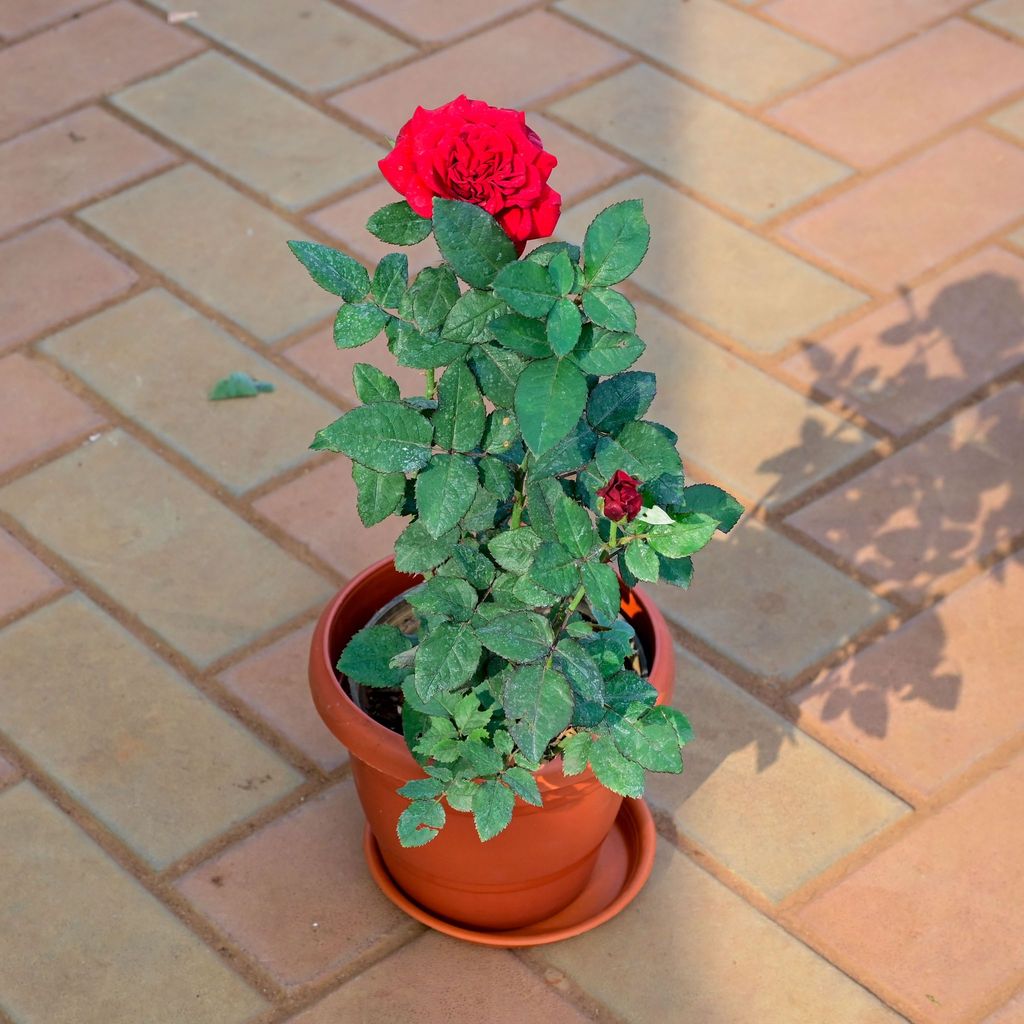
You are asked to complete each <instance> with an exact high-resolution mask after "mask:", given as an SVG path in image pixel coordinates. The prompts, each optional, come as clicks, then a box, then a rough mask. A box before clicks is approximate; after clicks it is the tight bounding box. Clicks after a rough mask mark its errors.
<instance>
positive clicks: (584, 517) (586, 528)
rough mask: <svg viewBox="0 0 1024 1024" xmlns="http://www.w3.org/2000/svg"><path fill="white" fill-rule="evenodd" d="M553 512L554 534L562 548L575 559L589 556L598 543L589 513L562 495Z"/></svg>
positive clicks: (598, 539)
mask: <svg viewBox="0 0 1024 1024" xmlns="http://www.w3.org/2000/svg"><path fill="white" fill-rule="evenodd" d="M554 512H555V515H554V521H555V533H556V534H557V536H558V541H559V543H560V544H561V545H562V547H564V548H565V549H566V551H568V552H569V554H570V555H573V556H575V557H576V558H583V557H584V556H585V555H589V554H590V552H591V551H593V549H594V548H595V547H596V546H597V544H598V543H599V541H600V538H599V537H598V535H597V530H596V529H594V523H593V520H592V519H591V518H590V513H589V512H588V511H587V510H586V509H585V508H584V507H583V506H582V505H578V504H577V503H576V502H575V501H573V500H572V498H569V497H567V496H565V495H564V494H563V496H562V500H561V501H558V502H556V504H555V509H554Z"/></svg>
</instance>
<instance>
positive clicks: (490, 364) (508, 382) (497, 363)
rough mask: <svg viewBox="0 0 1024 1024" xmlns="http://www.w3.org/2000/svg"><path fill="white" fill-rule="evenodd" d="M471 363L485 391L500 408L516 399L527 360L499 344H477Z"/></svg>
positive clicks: (472, 353) (470, 358) (509, 404)
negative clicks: (517, 388)
mask: <svg viewBox="0 0 1024 1024" xmlns="http://www.w3.org/2000/svg"><path fill="white" fill-rule="evenodd" d="M469 365H470V366H471V367H472V368H473V373H474V374H476V379H477V380H478V381H479V382H480V388H481V390H482V391H483V393H484V394H485V395H486V396H487V397H488V398H489V399H490V400H491V401H492V402H493V403H494V404H495V405H496V406H498V407H499V408H507V407H509V406H511V405H512V403H513V401H515V394H516V384H517V382H518V381H519V377H520V375H521V374H522V372H523V369H524V368H525V367H526V360H525V359H523V357H522V356H519V355H516V353H515V352H508V351H506V350H505V349H503V348H499V347H498V346H497V345H477V346H475V347H474V348H473V350H472V351H471V352H470V354H469Z"/></svg>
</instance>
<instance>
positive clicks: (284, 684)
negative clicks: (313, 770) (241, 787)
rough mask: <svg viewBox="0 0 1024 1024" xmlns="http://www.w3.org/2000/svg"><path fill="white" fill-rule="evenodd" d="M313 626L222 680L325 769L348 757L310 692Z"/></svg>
mask: <svg viewBox="0 0 1024 1024" xmlns="http://www.w3.org/2000/svg"><path fill="white" fill-rule="evenodd" d="M312 634H313V627H312V626H303V627H302V629H300V630H297V631H296V632H294V633H289V634H288V636H286V637H284V638H283V639H282V640H278V641H277V643H274V644H271V645H270V646H269V647H265V648H264V649H263V650H261V651H257V652H256V653H255V654H253V655H250V656H249V657H248V658H246V659H245V660H244V661H241V662H239V663H238V664H237V665H233V666H232V667H231V668H230V669H228V670H227V671H226V672H223V673H222V674H221V675H220V676H219V677H218V678H219V679H220V681H221V682H222V683H223V684H224V686H225V687H227V689H228V690H230V691H231V692H232V693H233V694H234V695H235V696H236V697H237V698H238V699H239V700H241V701H242V702H243V703H244V704H245V705H246V706H247V707H249V708H251V709H252V710H253V711H254V712H255V713H256V714H257V715H259V716H260V718H262V719H263V720H264V721H266V722H268V723H269V724H270V725H271V726H272V727H273V728H274V729H276V730H277V731H278V732H279V733H281V735H282V736H284V737H285V738H286V739H287V740H289V741H291V742H292V743H294V744H295V746H296V747H298V748H299V749H300V750H301V751H302V752H303V753H305V754H307V755H308V756H309V757H311V758H312V759H313V760H314V761H315V762H316V763H317V764H318V765H319V766H320V767H321V768H322V769H323V770H324V771H325V772H329V771H333V770H334V769H335V768H337V767H339V766H340V765H342V764H344V763H345V761H347V760H348V752H347V751H346V749H345V747H344V746H342V744H341V741H340V740H338V739H335V737H334V736H333V735H332V734H331V732H330V731H329V730H328V728H327V726H325V725H324V723H323V721H322V720H321V719H320V715H319V714H317V711H316V708H314V707H313V700H312V698H311V697H310V695H309V680H308V677H307V667H308V664H309V645H310V640H311V639H312Z"/></svg>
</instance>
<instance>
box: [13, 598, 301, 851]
mask: <svg viewBox="0 0 1024 1024" xmlns="http://www.w3.org/2000/svg"><path fill="white" fill-rule="evenodd" d="M55 680H74V684H73V685H71V686H67V687H61V690H60V692H59V695H58V694H54V693H53V692H52V688H53V684H54V681H55ZM0 720H2V722H3V725H2V726H0V729H2V731H3V732H4V734H5V735H6V736H7V738H8V739H9V740H10V741H11V742H12V743H14V744H15V746H17V747H19V748H20V749H21V750H23V751H24V752H25V753H26V754H27V755H28V756H29V757H30V758H32V760H33V761H34V762H35V763H36V764H38V765H39V766H40V768H42V769H43V771H45V772H47V774H49V775H51V776H52V777H53V778H55V779H56V780H57V782H58V783H59V784H60V785H62V786H63V787H64V788H65V789H67V790H68V792H70V793H71V794H72V795H73V796H74V797H75V798H76V799H77V800H79V801H81V802H82V803H83V804H84V805H85V806H86V807H87V808H88V809H89V810H90V811H91V812H92V813H94V814H95V815H96V816H97V817H98V818H99V819H100V820H101V821H103V822H104V823H105V824H106V825H107V826H108V827H109V828H110V829H112V830H113V831H114V832H115V833H116V834H117V835H118V836H120V838H121V839H123V840H124V842H125V843H127V844H128V846H130V847H132V849H134V850H135V851H136V852H137V853H138V854H140V855H141V856H142V857H143V858H144V859H145V860H146V861H148V862H149V863H150V864H151V865H152V866H153V867H155V868H158V869H160V868H165V867H167V866H168V865H169V864H171V863H173V862H174V861H175V860H177V859H178V858H179V857H181V856H184V854H186V853H188V852H189V851H190V850H192V849H194V848H195V847H197V846H199V845H200V844H202V843H204V842H208V841H209V840H211V839H213V838H215V837H216V836H217V835H219V834H220V833H221V832H223V831H225V830H226V829H228V828H230V827H231V826H233V825H236V824H238V823H239V822H241V821H243V820H244V819H245V818H247V817H249V816H251V815H252V814H255V813H256V812H257V811H259V810H261V809H262V808H263V807H266V806H267V805H269V804H271V803H273V802H274V801H275V800H277V799H279V798H280V797H282V796H284V795H285V794H286V793H287V792H289V791H290V790H291V789H293V788H294V787H295V786H297V785H298V784H299V783H300V782H301V781H302V776H301V775H300V774H299V773H298V772H297V771H296V770H295V769H294V768H291V767H290V766H289V765H288V764H286V763H285V762H284V761H282V760H281V758H279V757H278V756H277V755H276V754H274V753H273V752H272V751H270V750H268V749H267V748H266V747H264V746H263V745H262V744H261V743H259V742H258V741H257V740H256V739H255V738H254V737H253V736H252V735H251V734H250V733H248V732H247V731H246V730H245V729H243V728H242V726H241V725H239V724H238V722H236V721H235V720H234V719H233V718H231V717H230V716H229V715H227V714H225V713H224V712H223V711H221V710H220V709H219V708H218V707H216V705H214V704H212V703H211V702H210V701H209V700H207V699H206V697H204V696H203V695H202V694H201V693H200V692H199V691H198V690H197V689H195V687H193V686H192V685H191V684H189V683H188V682H186V680H185V679H183V678H182V677H181V676H180V675H178V673H176V672H174V671H173V670H172V669H170V668H169V667H168V666H167V665H166V664H165V663H164V662H162V661H160V660H159V659H157V658H156V657H155V656H154V655H153V654H151V653H150V652H149V651H148V650H147V649H146V648H145V647H143V646H142V644H140V643H139V641H138V640H136V639H135V638H134V637H132V636H131V634H129V633H128V632H127V631H126V630H125V629H123V628H122V627H121V626H119V625H118V624H117V623H116V622H114V620H113V619H110V618H108V617H107V616H106V615H105V614H104V613H103V612H102V611H100V609H99V608H97V607H96V606H95V605H94V604H92V603H91V602H90V601H88V600H86V599H85V598H84V597H82V596H81V595H72V596H69V597H64V598H61V599H60V600H59V601H57V602H56V603H54V604H50V605H47V606H46V607H45V608H43V609H41V610H40V611H37V612H34V613H33V614H32V615H29V616H28V617H26V618H24V619H21V620H19V621H18V622H16V623H14V624H13V625H11V626H8V627H7V629H5V630H3V631H2V632H0Z"/></svg>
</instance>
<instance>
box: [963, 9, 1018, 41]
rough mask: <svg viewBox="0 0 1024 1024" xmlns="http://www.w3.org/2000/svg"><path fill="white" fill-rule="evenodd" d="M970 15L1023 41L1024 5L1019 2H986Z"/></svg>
mask: <svg viewBox="0 0 1024 1024" xmlns="http://www.w3.org/2000/svg"><path fill="white" fill-rule="evenodd" d="M971 14H972V15H973V16H974V17H975V18H978V19H979V20H981V21H987V22H988V23H989V24H990V25H995V27H996V28H1002V29H1005V30H1006V31H1007V32H1012V33H1013V34H1014V35H1015V36H1019V37H1020V38H1021V39H1024V3H1022V2H1021V0H987V2H986V3H983V4H978V6H977V7H975V8H973V9H972V10H971Z"/></svg>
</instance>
